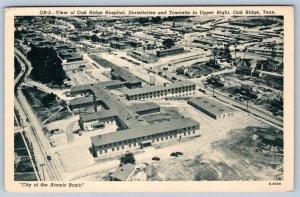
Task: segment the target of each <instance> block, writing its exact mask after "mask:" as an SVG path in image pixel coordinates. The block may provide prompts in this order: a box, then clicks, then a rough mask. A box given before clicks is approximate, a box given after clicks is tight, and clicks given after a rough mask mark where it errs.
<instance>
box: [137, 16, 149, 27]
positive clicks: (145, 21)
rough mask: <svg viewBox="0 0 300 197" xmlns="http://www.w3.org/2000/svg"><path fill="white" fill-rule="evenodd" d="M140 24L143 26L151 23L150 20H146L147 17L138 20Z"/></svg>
mask: <svg viewBox="0 0 300 197" xmlns="http://www.w3.org/2000/svg"><path fill="white" fill-rule="evenodd" d="M138 22H139V23H140V24H141V25H144V24H145V23H148V22H149V18H146V17H141V18H138Z"/></svg>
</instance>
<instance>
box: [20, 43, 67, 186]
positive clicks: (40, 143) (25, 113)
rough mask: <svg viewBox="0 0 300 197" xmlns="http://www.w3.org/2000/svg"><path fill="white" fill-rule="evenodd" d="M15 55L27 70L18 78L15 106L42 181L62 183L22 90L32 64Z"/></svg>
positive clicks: (55, 164)
mask: <svg viewBox="0 0 300 197" xmlns="http://www.w3.org/2000/svg"><path fill="white" fill-rule="evenodd" d="M15 54H16V56H17V57H18V60H20V64H21V66H22V70H23V69H24V70H26V72H25V73H24V72H21V75H23V76H21V77H19V76H18V80H17V81H15V84H16V85H17V87H16V92H15V93H16V94H15V106H16V108H17V109H18V111H19V113H20V116H21V117H22V119H23V120H24V124H25V125H24V126H26V130H25V132H26V133H27V134H28V138H29V139H30V141H31V142H32V146H33V151H34V153H35V156H36V161H37V164H38V165H37V167H38V169H39V172H40V173H41V174H43V176H41V179H42V180H47V181H60V180H62V177H61V175H60V173H59V171H58V168H57V162H56V160H55V158H54V157H53V156H52V154H51V153H50V151H49V142H48V139H47V138H46V137H45V135H44V133H43V130H42V127H41V126H40V124H39V121H38V119H37V117H36V116H35V114H34V113H33V111H32V109H31V107H30V105H29V103H28V102H27V100H26V98H25V96H24V95H23V92H22V91H21V88H20V87H21V86H22V79H23V78H24V81H26V80H27V77H28V75H29V74H30V72H31V64H30V62H29V61H28V60H27V59H26V57H25V56H24V55H23V54H22V53H21V52H20V51H18V50H17V49H15ZM20 80H21V81H20ZM25 120H26V121H25ZM49 156H50V157H51V159H50V158H49Z"/></svg>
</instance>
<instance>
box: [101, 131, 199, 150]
mask: <svg viewBox="0 0 300 197" xmlns="http://www.w3.org/2000/svg"><path fill="white" fill-rule="evenodd" d="M195 133H196V131H189V132H184V133H183V136H187V135H191V134H195ZM176 137H177V134H175V135H170V136H166V137H160V138H156V139H152V142H159V141H164V140H168V139H175V138H176ZM137 145H138V143H133V144H129V145H128V147H129V148H131V147H136V146H137ZM123 149H125V146H124V145H123V146H120V147H116V148H112V149H111V150H112V151H113V152H114V151H116V150H117V151H118V150H123ZM107 152H108V149H105V150H100V151H99V153H100V154H102V153H107Z"/></svg>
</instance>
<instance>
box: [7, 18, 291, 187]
mask: <svg viewBox="0 0 300 197" xmlns="http://www.w3.org/2000/svg"><path fill="white" fill-rule="evenodd" d="M283 19H284V18H283V16H254V15H253V16H252V15H248V16H222V15H212V16H184V15H181V16H157V15H153V16H140V17H138V16H130V15H129V16H101V15H100V16H40V15H39V16H15V18H14V35H13V36H14V180H15V181H81V182H84V181H281V180H283V174H284V170H285V169H284V167H283V166H284V165H283V164H284V163H283V159H284V151H283V150H284V148H283V147H284V143H283V141H284V138H283V136H284V133H283V117H284V113H283V112H284V107H283V106H284V96H283V95H284V92H283V85H284V80H283V79H284V65H283V62H284V61H283V55H284V44H283V43H284V41H283V40H284V29H283V26H284V24H283V22H284V20H283ZM74 184H77V183H75V182H74ZM75 186H76V185H75Z"/></svg>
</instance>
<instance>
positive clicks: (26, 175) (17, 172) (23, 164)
mask: <svg viewBox="0 0 300 197" xmlns="http://www.w3.org/2000/svg"><path fill="white" fill-rule="evenodd" d="M14 153H15V161H14V180H15V181H37V177H36V175H35V173H34V170H33V166H32V163H31V161H30V158H29V153H28V152H27V149H26V147H25V143H24V141H23V138H22V136H21V134H20V133H16V134H15V136H14Z"/></svg>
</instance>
